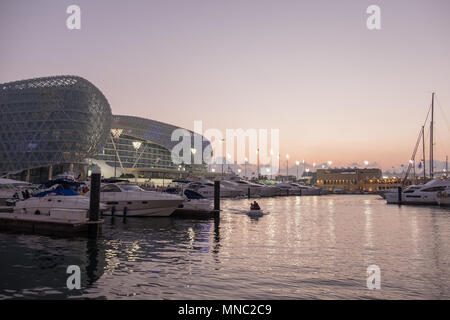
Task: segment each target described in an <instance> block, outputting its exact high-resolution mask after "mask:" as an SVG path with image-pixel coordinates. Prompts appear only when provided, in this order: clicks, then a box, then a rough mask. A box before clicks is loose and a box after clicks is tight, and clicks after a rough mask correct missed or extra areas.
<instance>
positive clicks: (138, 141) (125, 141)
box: [95, 115, 211, 169]
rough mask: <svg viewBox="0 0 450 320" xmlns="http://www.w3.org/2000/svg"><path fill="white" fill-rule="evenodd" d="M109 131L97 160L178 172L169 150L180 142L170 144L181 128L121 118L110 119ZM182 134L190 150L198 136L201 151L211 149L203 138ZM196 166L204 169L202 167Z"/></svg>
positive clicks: (126, 117) (190, 132)
mask: <svg viewBox="0 0 450 320" xmlns="http://www.w3.org/2000/svg"><path fill="white" fill-rule="evenodd" d="M111 128H112V130H111V134H110V136H109V138H108V139H107V143H106V144H105V146H104V147H103V148H102V151H101V152H100V153H99V154H97V155H96V156H95V158H96V159H98V160H104V161H106V163H107V164H108V165H109V166H112V167H122V168H137V169H138V168H164V169H177V167H178V165H176V164H174V163H173V161H172V154H171V150H172V148H173V147H174V146H175V145H176V144H177V143H179V141H172V133H173V132H174V130H177V129H182V128H179V127H176V126H173V125H170V124H166V123H163V122H159V121H154V120H150V119H144V118H139V117H133V116H122V115H113V116H112V123H111ZM183 130H185V132H186V133H187V134H190V135H191V146H194V145H195V144H194V140H195V138H194V137H195V136H197V138H198V139H199V141H201V145H202V148H203V149H206V148H208V147H209V148H210V147H211V145H210V142H209V141H208V140H207V139H205V138H204V137H203V136H201V135H198V134H196V133H193V132H192V131H189V130H186V129H183ZM180 156H182V154H181V155H180ZM199 166H201V167H202V168H203V167H204V168H203V169H206V166H205V165H199Z"/></svg>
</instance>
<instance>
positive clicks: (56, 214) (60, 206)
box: [14, 189, 106, 222]
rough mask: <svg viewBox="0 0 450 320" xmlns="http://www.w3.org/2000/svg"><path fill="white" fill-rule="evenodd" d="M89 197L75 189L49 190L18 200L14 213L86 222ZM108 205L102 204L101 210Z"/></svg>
mask: <svg viewBox="0 0 450 320" xmlns="http://www.w3.org/2000/svg"><path fill="white" fill-rule="evenodd" d="M89 203H90V201H89V198H88V197H85V196H81V195H79V194H78V193H77V192H75V191H73V190H65V189H55V190H47V191H44V192H41V193H38V194H36V195H34V196H33V197H31V198H29V199H26V200H22V201H18V202H16V203H15V206H14V214H15V215H19V216H22V217H32V216H43V217H45V216H47V218H48V220H49V221H50V220H69V221H70V220H74V221H78V222H85V221H86V220H87V219H88V218H89V217H88V210H89ZM105 209H106V206H104V205H101V204H100V211H103V210H105Z"/></svg>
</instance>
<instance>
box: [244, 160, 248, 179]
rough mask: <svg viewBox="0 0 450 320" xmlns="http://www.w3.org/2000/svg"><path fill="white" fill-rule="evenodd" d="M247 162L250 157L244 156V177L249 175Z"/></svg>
mask: <svg viewBox="0 0 450 320" xmlns="http://www.w3.org/2000/svg"><path fill="white" fill-rule="evenodd" d="M247 162H248V158H244V178H246V177H247Z"/></svg>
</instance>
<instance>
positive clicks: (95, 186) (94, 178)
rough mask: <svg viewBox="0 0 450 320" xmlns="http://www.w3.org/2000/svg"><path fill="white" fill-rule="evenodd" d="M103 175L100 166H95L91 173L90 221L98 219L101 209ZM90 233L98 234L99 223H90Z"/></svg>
mask: <svg viewBox="0 0 450 320" xmlns="http://www.w3.org/2000/svg"><path fill="white" fill-rule="evenodd" d="M101 177H102V171H101V169H100V167H99V166H97V165H96V166H95V167H94V168H93V169H92V174H91V190H90V201H89V221H98V219H99V211H100V180H101ZM89 233H90V234H91V235H92V236H97V233H98V225H97V224H91V225H89Z"/></svg>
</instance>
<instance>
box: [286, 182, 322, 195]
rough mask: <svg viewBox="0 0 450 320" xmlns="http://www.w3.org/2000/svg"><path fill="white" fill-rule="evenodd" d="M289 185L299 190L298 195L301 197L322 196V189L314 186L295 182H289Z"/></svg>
mask: <svg viewBox="0 0 450 320" xmlns="http://www.w3.org/2000/svg"><path fill="white" fill-rule="evenodd" d="M290 185H291V186H293V187H296V188H298V189H300V195H302V196H318V195H320V194H322V189H320V188H317V187H315V186H307V185H305V184H302V183H297V182H291V183H290Z"/></svg>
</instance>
